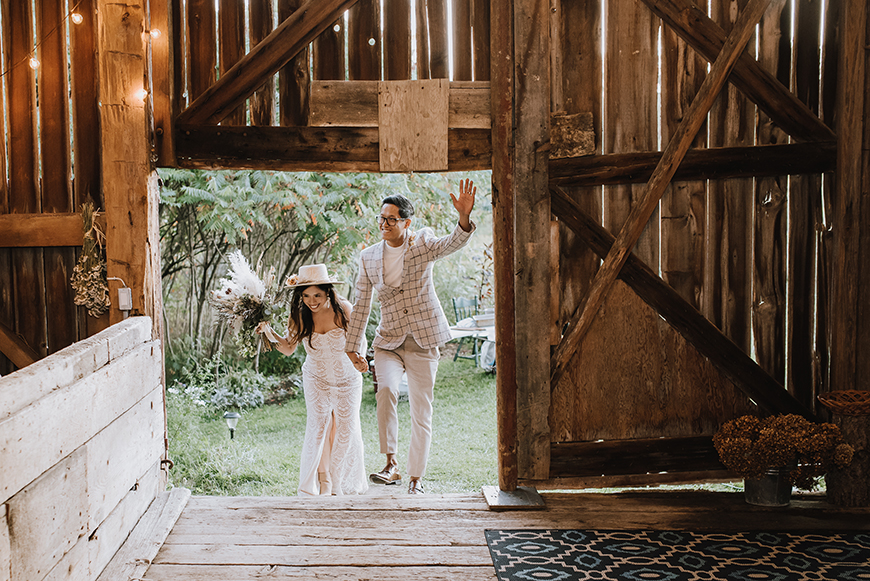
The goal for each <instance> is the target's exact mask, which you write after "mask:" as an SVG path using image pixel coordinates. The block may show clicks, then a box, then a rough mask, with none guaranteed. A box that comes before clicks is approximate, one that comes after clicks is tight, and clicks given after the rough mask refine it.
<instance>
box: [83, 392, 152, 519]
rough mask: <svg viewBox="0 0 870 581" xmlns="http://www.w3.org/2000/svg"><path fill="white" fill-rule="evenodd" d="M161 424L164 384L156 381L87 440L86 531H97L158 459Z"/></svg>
mask: <svg viewBox="0 0 870 581" xmlns="http://www.w3.org/2000/svg"><path fill="white" fill-rule="evenodd" d="M163 426H164V417H163V386H162V385H160V384H159V383H158V384H157V385H156V386H155V389H153V390H152V391H151V392H150V393H149V394H147V395H146V396H145V397H144V398H142V399H141V400H139V401H138V402H137V403H136V404H135V405H134V406H133V407H132V408H130V409H129V410H127V411H126V412H124V414H123V415H121V416H120V417H118V418H117V419H115V420H113V421H112V422H111V423H110V424H109V425H107V426H106V427H105V428H103V429H102V430H100V432H99V433H98V434H96V435H95V436H94V437H93V438H91V439H90V440H89V441H88V443H87V444H86V448H87V472H86V474H87V490H88V498H87V504H86V506H87V507H88V510H87V518H88V530H91V531H93V530H96V529H97V527H99V526H100V523H101V522H103V521H104V520H105V519H106V517H107V516H108V515H109V513H111V511H112V510H114V508H115V507H116V506H117V505H118V504H119V503H120V502H121V501H122V500H123V498H124V496H126V494H127V492H128V491H129V490H130V489H131V488H132V487H134V486H135V485H136V481H137V480H138V479H139V478H140V477H141V476H142V475H143V474H145V473H146V472H147V471H148V468H149V467H150V466H153V465H154V463H155V462H159V461H160V456H161V455H162V454H163V452H164V444H163ZM131 450H135V451H136V453H135V454H131V453H130V451H131Z"/></svg>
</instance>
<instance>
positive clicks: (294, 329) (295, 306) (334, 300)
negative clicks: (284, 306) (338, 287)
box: [288, 284, 348, 349]
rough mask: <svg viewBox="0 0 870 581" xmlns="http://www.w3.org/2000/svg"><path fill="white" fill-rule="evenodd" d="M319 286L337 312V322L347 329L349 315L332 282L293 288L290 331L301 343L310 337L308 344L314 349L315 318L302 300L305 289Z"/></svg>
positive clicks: (333, 309)
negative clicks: (342, 306) (340, 301)
mask: <svg viewBox="0 0 870 581" xmlns="http://www.w3.org/2000/svg"><path fill="white" fill-rule="evenodd" d="M311 287H317V288H319V289H320V290H322V291H323V292H324V293H326V300H328V301H329V306H330V308H331V309H332V311H333V312H334V313H335V324H336V325H338V326H339V327H341V328H342V329H344V330H345V331H347V322H348V321H347V315H345V314H344V309H342V308H341V304H340V303H339V302H338V297H336V296H335V289H334V288H333V287H332V285H331V284H313V285H310V286H304V287H303V286H297V287H296V288H295V289H293V298H292V299H291V300H290V321H289V324H288V331H289V333H290V335H291V338H295V339H296V342H297V343H301V342H302V341H303V339H308V346H309V347H311V348H312V349H313V348H314V346H313V345H312V344H311V335H312V334H313V333H314V318H313V317H312V316H311V309H309V308H308V307H307V306H306V305H305V302H304V301H303V300H302V293H304V292H305V289H309V288H311Z"/></svg>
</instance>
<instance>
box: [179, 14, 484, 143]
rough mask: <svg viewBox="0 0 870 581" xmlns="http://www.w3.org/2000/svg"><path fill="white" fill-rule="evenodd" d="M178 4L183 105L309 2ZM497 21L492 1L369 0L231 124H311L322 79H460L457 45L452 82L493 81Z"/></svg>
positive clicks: (331, 29)
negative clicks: (315, 89)
mask: <svg viewBox="0 0 870 581" xmlns="http://www.w3.org/2000/svg"><path fill="white" fill-rule="evenodd" d="M172 4H173V6H174V11H173V14H174V22H173V28H174V29H175V30H176V31H177V32H176V35H175V46H176V48H175V63H176V68H177V71H179V72H180V75H181V76H180V78H178V85H179V86H177V87H176V91H175V95H176V97H177V102H176V103H175V107H176V111H182V110H184V108H185V107H187V105H189V104H190V103H191V102H192V101H193V100H194V99H196V97H198V96H199V95H200V94H202V93H203V92H204V91H205V90H206V89H207V88H208V87H209V86H211V85H212V84H213V83H214V82H215V80H216V79H217V78H220V74H221V73H222V72H224V71H226V70H228V69H229V67H230V66H232V64H234V63H235V62H236V61H237V60H239V58H240V57H241V56H243V55H244V54H246V53H247V52H249V51H250V49H251V48H252V47H253V46H256V44H257V43H258V42H259V41H260V40H262V39H263V38H265V36H266V35H268V33H269V32H271V31H272V30H273V29H274V28H276V27H277V26H278V25H279V24H280V23H281V22H282V21H283V20H284V19H286V18H287V17H288V16H289V15H291V14H292V13H293V12H294V11H295V10H296V9H297V8H299V7H300V6H301V5H303V4H304V2H303V0H249V1H248V2H246V3H242V2H239V1H238V0H220V1H219V2H214V1H213V0H172ZM382 10H383V12H382ZM448 17H452V22H450V23H448V21H447V19H448ZM489 19H490V14H489V0H463V1H461V2H460V1H457V0H419V1H417V2H410V1H409V0H359V1H358V2H357V3H356V4H355V5H354V6H352V7H351V8H350V9H349V10H347V12H346V13H345V14H344V15H342V17H341V18H339V19H338V20H336V21H335V22H334V23H333V24H332V25H331V26H330V27H329V28H327V30H326V31H324V32H323V33H322V34H321V35H320V36H319V37H317V39H316V40H315V41H314V42H312V43H311V44H310V45H309V47H308V48H307V49H306V50H305V51H303V52H302V53H301V54H300V55H299V56H297V57H296V58H295V59H294V60H293V61H291V62H290V63H289V64H287V65H286V66H285V67H284V68H282V69H281V71H280V72H279V73H278V74H276V75H275V76H274V77H273V78H272V79H269V80H268V81H267V82H266V84H264V86H263V87H262V89H260V90H258V91H257V92H256V93H255V94H254V96H252V97H251V98H249V99H248V100H247V102H246V104H245V105H244V106H243V107H240V108H239V109H238V110H237V111H236V112H234V113H233V115H231V116H229V117H227V118H225V119H224V121H223V122H222V124H223V125H236V126H237V125H282V126H305V125H308V119H309V115H310V103H309V99H310V98H311V95H310V86H311V83H315V82H317V81H335V80H348V81H378V80H410V79H438V78H451V68H450V67H451V61H450V51H451V48H452V52H453V60H452V79H451V80H454V81H489V74H490V73H489ZM381 22H383V27H382V26H381ZM451 45H452V46H451ZM384 47H389V50H384ZM274 93H277V99H274V98H273V94H274Z"/></svg>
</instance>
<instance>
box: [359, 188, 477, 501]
mask: <svg viewBox="0 0 870 581" xmlns="http://www.w3.org/2000/svg"><path fill="white" fill-rule="evenodd" d="M476 193H477V188H476V187H474V184H473V182H472V181H471V180H468V179H467V180H464V181H461V182H460V183H459V197H458V198H457V197H456V196H455V195H453V194H452V193H451V194H450V198H451V200H452V201H453V207H454V208H456V211H457V212H458V213H459V223H458V224H457V226H456V228H454V229H453V232H452V233H450V234H448V235H447V236H443V237H441V238H437V237H436V236H435V234H434V233H433V232H432V229H431V228H422V229H421V230H417V231H412V230H410V226H411V218H412V217H413V216H414V206H413V205H412V204H411V202H410V201H409V200H408V198H406V197H405V196H403V195H401V194H395V195H392V196H388V197H386V198H384V200H383V202H382V203H381V204H382V205H381V214H380V216H378V224H379V226H380V232H381V242H378V243H377V244H374V245H372V246H369V247H368V248H366V249H364V250H363V251H362V253H360V259H359V278H358V279H357V283H356V304H355V305H354V307H353V312H352V313H351V317H350V322H349V323H348V328H347V346H346V349H347V355H348V357H350V359H351V361H353V362H354V364H355V365H358V364H359V363H360V361H363V362H364V361H365V359H364V357H363V354H362V353H360V350H361V349H362V347H361V344H362V340H363V338H364V337H363V334H364V333H365V328H366V322H367V321H368V318H369V313H370V312H371V307H372V289H373V288H374V289H376V290H377V291H378V300H379V301H380V303H381V320H380V322H379V323H378V328H377V330H376V331H375V339H374V341H373V342H372V346H373V348H374V352H375V371H376V373H377V376H378V392H377V396H376V397H377V408H378V435H379V437H380V445H381V453H382V454H386V456H387V465H386V467H385V468H384V469H383V470H381V471H380V472H376V473H374V474H372V475H370V476H369V479H370V480H371V481H372V482H374V483H376V484H399V483H400V482H401V481H402V476H401V474H400V473H399V469H398V464H397V462H396V450H397V448H398V439H399V416H398V413H397V411H396V406H397V403H398V401H399V382H400V381H401V380H402V374H403V373H406V374H407V375H408V402H409V404H410V408H411V445H410V449H409V451H408V473H409V476H410V481H409V485H408V493H410V494H420V493H422V492H423V485H422V484H421V483H420V478H422V476H423V474H424V472H425V471H426V461H427V459H428V458H429V445H430V443H431V441H432V401H433V399H434V386H435V373H436V372H437V371H438V359H439V357H440V352H439V350H438V347H439V345H443V344H444V343H445V342H447V341H448V340H449V339H450V328H449V323H448V322H447V318H446V317H445V316H444V311H443V310H442V309H441V303H439V302H438V297H437V296H436V294H435V285H434V284H433V282H432V267H433V264H434V262H435V261H436V260H438V259H439V258H442V257H444V256H447V255H448V254H451V253H453V252H456V251H457V250H459V249H460V248H462V247H463V246H465V245H466V244H467V243H468V240H469V238H470V237H471V233H472V232H473V231H474V228H475V225H474V223H473V222H472V221H471V219H470V215H471V210H472V209H473V208H474V196H475V194H476Z"/></svg>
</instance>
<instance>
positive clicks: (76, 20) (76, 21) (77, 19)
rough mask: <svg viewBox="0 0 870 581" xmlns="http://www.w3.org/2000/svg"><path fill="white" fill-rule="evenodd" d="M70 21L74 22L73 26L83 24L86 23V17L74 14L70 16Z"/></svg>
mask: <svg viewBox="0 0 870 581" xmlns="http://www.w3.org/2000/svg"><path fill="white" fill-rule="evenodd" d="M69 17H70V20H72V21H73V24H81V23H82V22H83V21H84V17H83V16H82V15H81V14H79V13H78V12H73V13H72V14H70V15H69Z"/></svg>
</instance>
